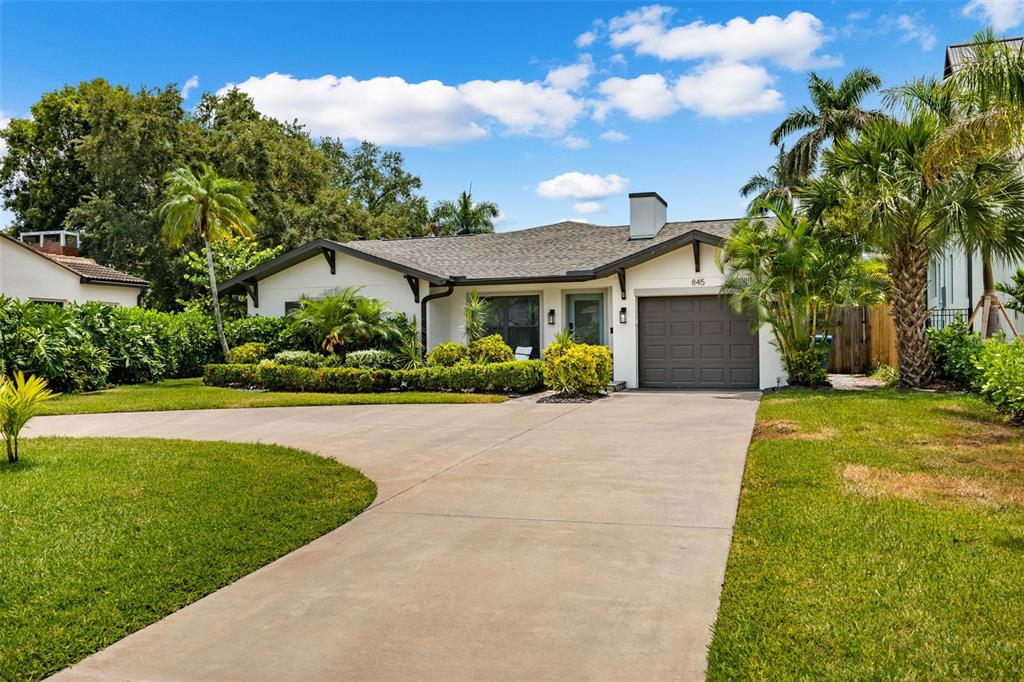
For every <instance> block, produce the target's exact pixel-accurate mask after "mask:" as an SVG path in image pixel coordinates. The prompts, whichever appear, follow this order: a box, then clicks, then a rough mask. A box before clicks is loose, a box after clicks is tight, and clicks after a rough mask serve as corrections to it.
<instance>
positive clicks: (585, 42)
mask: <svg viewBox="0 0 1024 682" xmlns="http://www.w3.org/2000/svg"><path fill="white" fill-rule="evenodd" d="M595 40H597V34H596V33H594V32H593V31H584V32H583V33H581V34H579V35H578V36H576V47H579V48H584V47H590V46H591V45H593V44H594V41H595Z"/></svg>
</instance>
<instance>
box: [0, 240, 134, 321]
mask: <svg viewBox="0 0 1024 682" xmlns="http://www.w3.org/2000/svg"><path fill="white" fill-rule="evenodd" d="M140 291H141V289H140V288H138V287H122V286H116V285H109V284H82V278H81V276H79V275H77V274H75V273H73V272H71V271H70V270H67V269H66V268H63V267H61V266H60V265H58V264H57V263H54V262H53V261H52V260H50V259H49V258H47V257H45V256H43V255H41V254H38V253H35V252H33V251H31V250H30V249H28V248H24V247H21V246H19V245H18V244H12V243H10V242H9V241H8V240H6V239H0V293H3V294H5V295H7V296H10V297H12V298H18V299H22V300H36V301H57V302H61V303H64V302H73V303H85V302H87V301H100V302H102V303H109V304H112V305H121V306H125V307H127V308H131V307H134V306H136V305H138V301H139V292H140Z"/></svg>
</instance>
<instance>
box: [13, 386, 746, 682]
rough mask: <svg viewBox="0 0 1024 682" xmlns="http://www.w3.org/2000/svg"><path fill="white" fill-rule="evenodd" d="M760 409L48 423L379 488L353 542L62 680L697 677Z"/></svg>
mask: <svg viewBox="0 0 1024 682" xmlns="http://www.w3.org/2000/svg"><path fill="white" fill-rule="evenodd" d="M759 399H760V394H759V393H753V392H748V393H705V392H701V393H696V392H695V393H642V392H641V393H633V392H627V393H620V394H613V395H612V396H611V397H609V398H607V399H604V400H601V401H598V402H596V403H591V404H586V405H572V404H569V405H565V404H561V405H551V404H546V405H537V404H529V403H519V402H515V401H511V402H508V403H503V404H498V405H367V406H342V407H292V408H260V409H249V410H207V411H196V412H149V413H134V414H112V415H75V416H63V417H40V418H38V419H36V420H35V421H33V422H32V424H31V425H30V428H29V431H30V435H43V434H53V435H74V436H88V435H105V436H157V437H175V438H194V439H215V440H237V441H246V442H253V441H262V442H273V443H280V444H282V445H290V446H293V447H299V448H304V449H307V450H312V451H314V452H319V453H321V454H324V455H327V456H331V457H336V458H338V459H339V460H341V461H343V462H344V463H346V464H349V465H351V466H355V467H357V468H359V469H361V470H362V471H364V472H365V473H366V474H367V475H368V476H370V477H371V478H373V479H374V480H375V481H377V484H378V487H379V491H380V492H379V495H378V498H377V500H376V501H375V502H374V504H373V505H372V506H371V507H370V508H369V509H368V510H367V511H366V512H364V513H363V514H362V515H360V516H358V517H357V518H355V519H353V520H352V521H350V522H349V523H347V524H346V525H344V526H342V527H340V528H338V529H337V530H334V531H332V532H330V533H328V534H327V535H324V536H323V537H321V538H319V539H318V540H315V541H313V542H311V543H310V544H308V545H306V546H305V547H302V548H301V549H299V550H296V551H295V552H292V553H291V554H288V555H287V556H285V557H282V558H281V559H278V560H277V561H275V562H273V563H271V564H269V565H267V566H265V567H263V568H262V569H260V570H258V571H256V572H254V573H252V574H250V575H248V576H246V577H244V578H242V579H240V580H238V581H237V582H235V583H233V584H232V585H229V586H227V587H225V588H223V589H221V590H219V591H217V592H215V593H214V594H211V595H209V596H208V597H206V598H204V599H201V600H199V601H198V602H195V603H194V604H191V605H190V606H187V607H185V608H184V609H182V610H180V611H178V612H177V613H174V614H172V615H170V616H168V617H166V618H164V619H163V620H161V621H159V622H158V623H155V624H153V625H151V626H149V627H147V628H144V629H143V630H140V631H139V632H136V633H135V634H133V635H130V636H128V637H126V638H125V639H123V640H121V641H119V642H117V643H116V644H114V645H112V646H110V647H108V648H107V649H105V650H103V651H101V652H99V653H97V654H95V655H93V656H90V657H89V658H87V659H86V660H84V661H82V662H81V663H79V664H78V665H76V666H73V667H72V668H70V669H68V670H65V671H63V672H61V673H59V674H58V675H57V676H55V678H56V679H59V680H111V681H112V680H195V679H216V680H314V679H317V680H322V679H383V680H396V679H416V680H465V679H478V680H484V679H486V680H499V679H509V680H512V679H515V680H520V679H536V680H542V679H543V680H547V679H592V680H605V679H607V680H612V679H616V680H621V679H700V678H701V677H702V675H703V671H704V666H705V657H706V647H707V644H708V642H709V641H710V636H711V626H712V624H713V623H714V618H715V613H716V610H717V608H718V599H719V593H720V590H721V584H722V580H723V578H724V575H725V564H726V559H727V556H728V550H729V541H730V537H731V529H732V524H733V520H734V518H735V513H736V505H737V501H738V498H739V492H740V483H741V479H742V474H743V464H744V459H745V455H746V450H747V446H748V443H749V440H750V435H751V431H752V428H753V424H754V415H755V412H756V409H757V405H758V401H759Z"/></svg>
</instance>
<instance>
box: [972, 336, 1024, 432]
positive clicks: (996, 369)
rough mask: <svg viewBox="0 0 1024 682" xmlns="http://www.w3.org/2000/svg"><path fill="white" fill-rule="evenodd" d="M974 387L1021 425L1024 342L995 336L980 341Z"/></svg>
mask: <svg viewBox="0 0 1024 682" xmlns="http://www.w3.org/2000/svg"><path fill="white" fill-rule="evenodd" d="M977 369H978V377H977V379H976V388H977V390H978V393H980V394H981V396H982V397H983V398H985V400H987V401H989V402H990V403H992V404H993V405H994V406H995V407H996V409H998V410H999V411H1000V412H1004V413H1006V414H1007V415H1009V417H1010V420H1011V421H1013V422H1014V423H1016V424H1022V425H1024V341H1022V340H1021V339H1014V340H1013V341H1012V342H1011V343H1006V341H1005V339H1002V338H1000V337H995V338H991V339H986V340H985V341H984V342H982V348H981V352H980V353H979V354H978V360H977Z"/></svg>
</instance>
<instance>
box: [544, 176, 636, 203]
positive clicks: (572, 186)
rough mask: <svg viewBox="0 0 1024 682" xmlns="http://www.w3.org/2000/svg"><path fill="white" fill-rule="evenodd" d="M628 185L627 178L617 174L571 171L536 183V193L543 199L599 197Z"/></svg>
mask: <svg viewBox="0 0 1024 682" xmlns="http://www.w3.org/2000/svg"><path fill="white" fill-rule="evenodd" d="M628 187H629V178H624V177H622V176H619V175H605V176H601V175H593V174H589V173H580V172H579V171H572V172H569V173H562V174H561V175H559V176H556V177H554V178H551V179H550V180H543V181H541V182H539V183H537V195H538V196H542V197H544V198H545V199H599V198H602V197H610V196H612V195H613V194H621V193H623V192H625V191H626V189H627V188H628Z"/></svg>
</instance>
